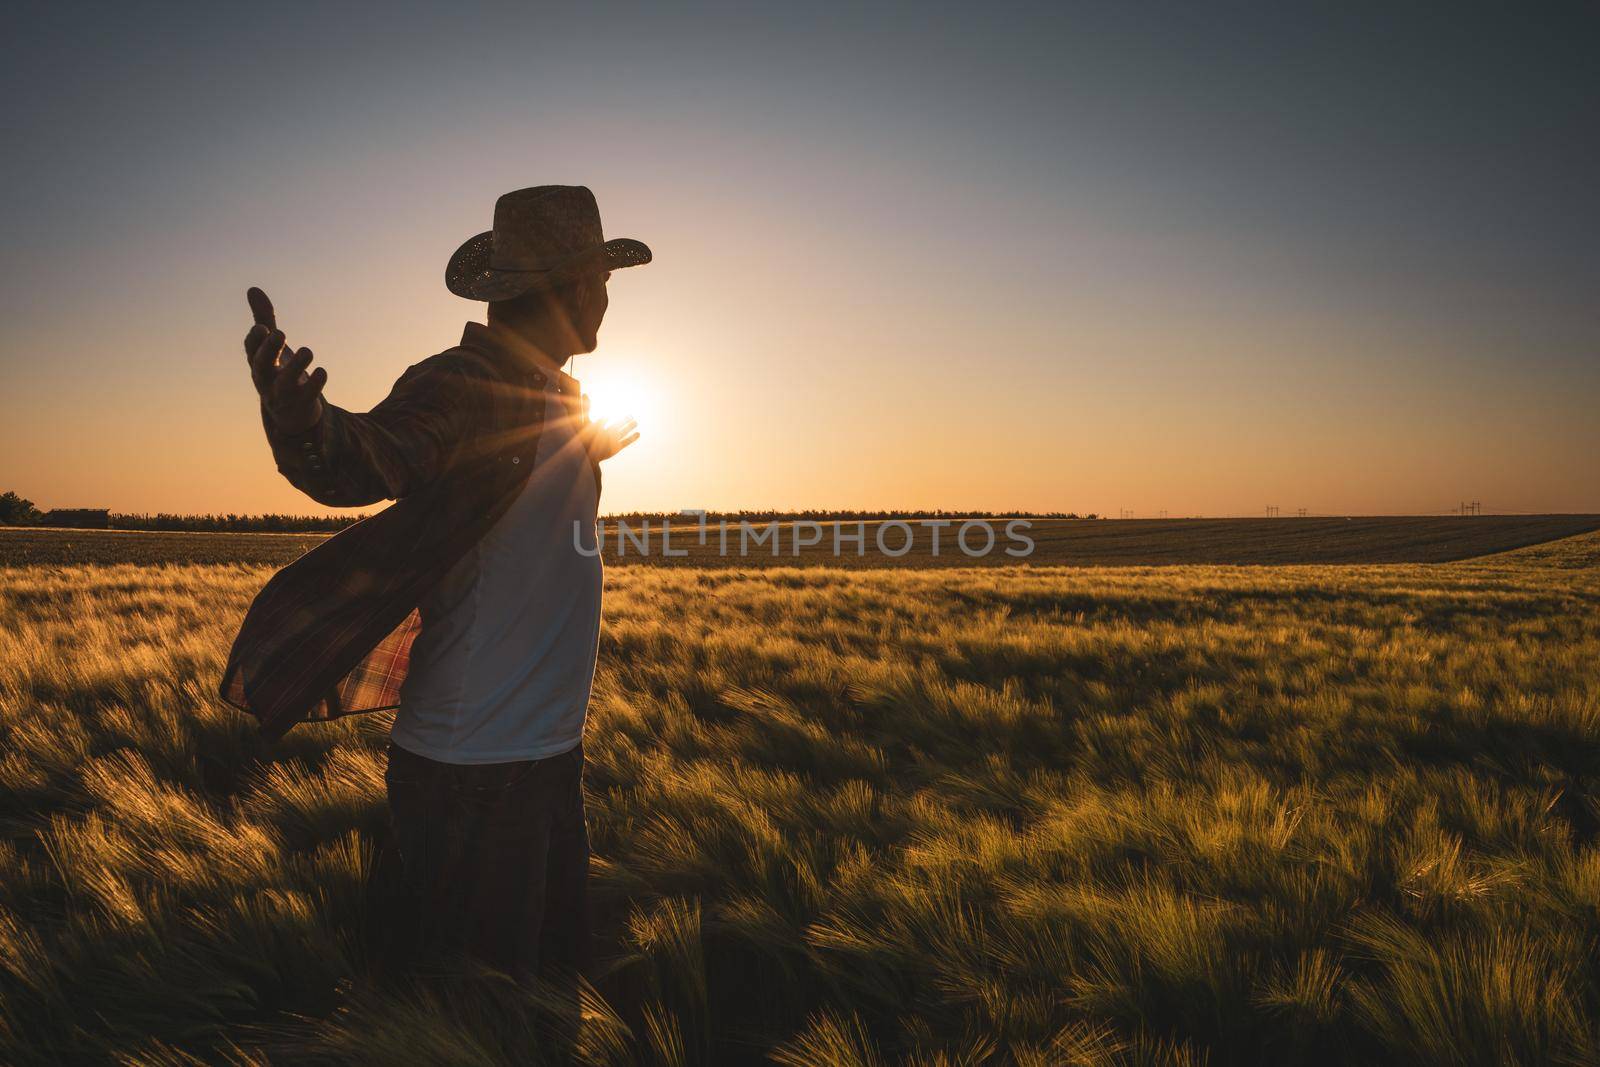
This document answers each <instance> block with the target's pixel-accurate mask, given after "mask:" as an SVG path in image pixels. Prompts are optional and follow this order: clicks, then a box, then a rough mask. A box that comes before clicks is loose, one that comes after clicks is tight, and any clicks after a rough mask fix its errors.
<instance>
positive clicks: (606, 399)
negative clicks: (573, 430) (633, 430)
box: [579, 358, 661, 427]
mask: <svg viewBox="0 0 1600 1067" xmlns="http://www.w3.org/2000/svg"><path fill="white" fill-rule="evenodd" d="M579 380H580V381H581V382H582V383H583V392H584V395H585V396H587V397H588V398H589V417H590V418H592V419H596V420H605V421H607V422H611V423H618V422H621V421H622V420H624V419H627V418H632V419H634V420H636V421H637V422H638V423H639V425H640V426H641V427H649V426H653V425H656V424H658V423H659V419H660V415H659V413H660V410H661V403H660V397H661V391H660V389H659V388H657V385H656V383H655V382H654V381H652V380H651V379H650V378H648V377H646V376H644V375H641V374H640V373H639V371H638V370H637V368H636V367H633V366H630V365H629V364H628V363H625V362H621V361H618V362H611V363H606V362H604V361H603V360H602V359H598V358H597V359H595V360H594V363H593V365H591V366H589V367H585V368H583V373H582V374H581V375H580V376H579Z"/></svg>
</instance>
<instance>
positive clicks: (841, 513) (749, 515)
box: [605, 508, 1100, 524]
mask: <svg viewBox="0 0 1600 1067" xmlns="http://www.w3.org/2000/svg"><path fill="white" fill-rule="evenodd" d="M1099 517H1100V516H1099V515H1097V514H1095V513H1094V512H1090V513H1088V514H1087V515H1080V514H1078V513H1077V512H1076V511H959V510H957V511H952V510H949V509H946V508H936V509H933V510H931V511H930V510H921V511H918V510H887V511H880V510H873V509H868V510H860V511H858V510H851V509H849V508H827V509H817V508H808V509H806V510H804V511H781V510H780V511H765V510H755V511H707V512H706V515H705V521H706V522H708V523H716V522H749V523H763V522H806V521H811V522H880V521H883V522H887V521H892V520H895V519H952V520H955V519H1098V518H1099ZM605 518H607V519H609V520H613V521H620V522H638V521H643V520H649V521H650V522H657V521H659V520H662V519H671V520H672V521H673V523H675V524H676V523H694V522H697V521H699V520H698V519H697V518H696V517H695V516H694V515H692V514H690V515H685V514H683V513H682V512H679V511H627V512H615V513H612V514H610V515H607V516H605Z"/></svg>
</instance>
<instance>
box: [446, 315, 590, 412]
mask: <svg viewBox="0 0 1600 1067" xmlns="http://www.w3.org/2000/svg"><path fill="white" fill-rule="evenodd" d="M461 346H462V347H463V348H477V349H482V350H484V351H486V352H488V353H490V354H491V355H494V356H497V357H499V358H500V359H501V360H502V361H503V362H505V363H506V364H508V365H509V366H511V367H512V368H514V369H516V370H517V371H519V372H521V373H524V374H527V373H532V372H538V373H540V374H542V375H544V378H545V380H546V381H550V382H553V383H555V385H556V387H557V388H558V389H559V390H560V391H561V392H563V393H568V394H570V395H572V396H577V395H578V391H579V385H578V379H576V378H574V377H572V375H570V374H567V373H566V372H565V371H563V370H562V369H561V368H559V367H557V366H556V364H555V360H553V359H551V358H550V357H549V356H547V355H545V354H544V353H543V352H541V351H540V350H539V349H537V348H535V347H533V346H532V345H530V344H528V343H527V342H526V341H524V340H522V338H520V337H518V336H517V335H516V334H514V333H512V332H511V331H510V330H501V329H496V328H495V327H493V326H485V325H484V324H483V323H481V322H469V323H467V325H466V328H465V329H464V330H462V331H461Z"/></svg>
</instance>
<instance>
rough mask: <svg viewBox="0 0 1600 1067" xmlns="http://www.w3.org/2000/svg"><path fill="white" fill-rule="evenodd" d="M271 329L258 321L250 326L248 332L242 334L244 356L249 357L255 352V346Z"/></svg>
mask: <svg viewBox="0 0 1600 1067" xmlns="http://www.w3.org/2000/svg"><path fill="white" fill-rule="evenodd" d="M271 332H272V331H271V330H269V329H267V328H266V327H265V326H263V325H261V324H260V323H259V322H258V323H256V324H255V325H254V326H252V327H250V332H249V333H247V334H245V335H244V357H245V358H246V359H249V358H250V357H251V356H253V355H255V354H256V346H257V345H259V344H261V342H262V340H263V339H264V338H265V337H266V336H267V334H269V333H271Z"/></svg>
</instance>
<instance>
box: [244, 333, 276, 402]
mask: <svg viewBox="0 0 1600 1067" xmlns="http://www.w3.org/2000/svg"><path fill="white" fill-rule="evenodd" d="M282 349H283V333H282V332H281V331H279V330H271V331H269V332H268V333H267V334H266V335H265V336H263V337H262V338H261V341H260V343H259V344H257V345H256V350H255V351H254V352H252V353H250V377H252V378H254V379H255V383H256V388H257V389H259V390H261V391H263V392H265V391H266V390H267V389H269V388H271V386H272V383H273V381H274V380H275V376H276V373H277V362H278V353H279V352H280V351H282Z"/></svg>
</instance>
